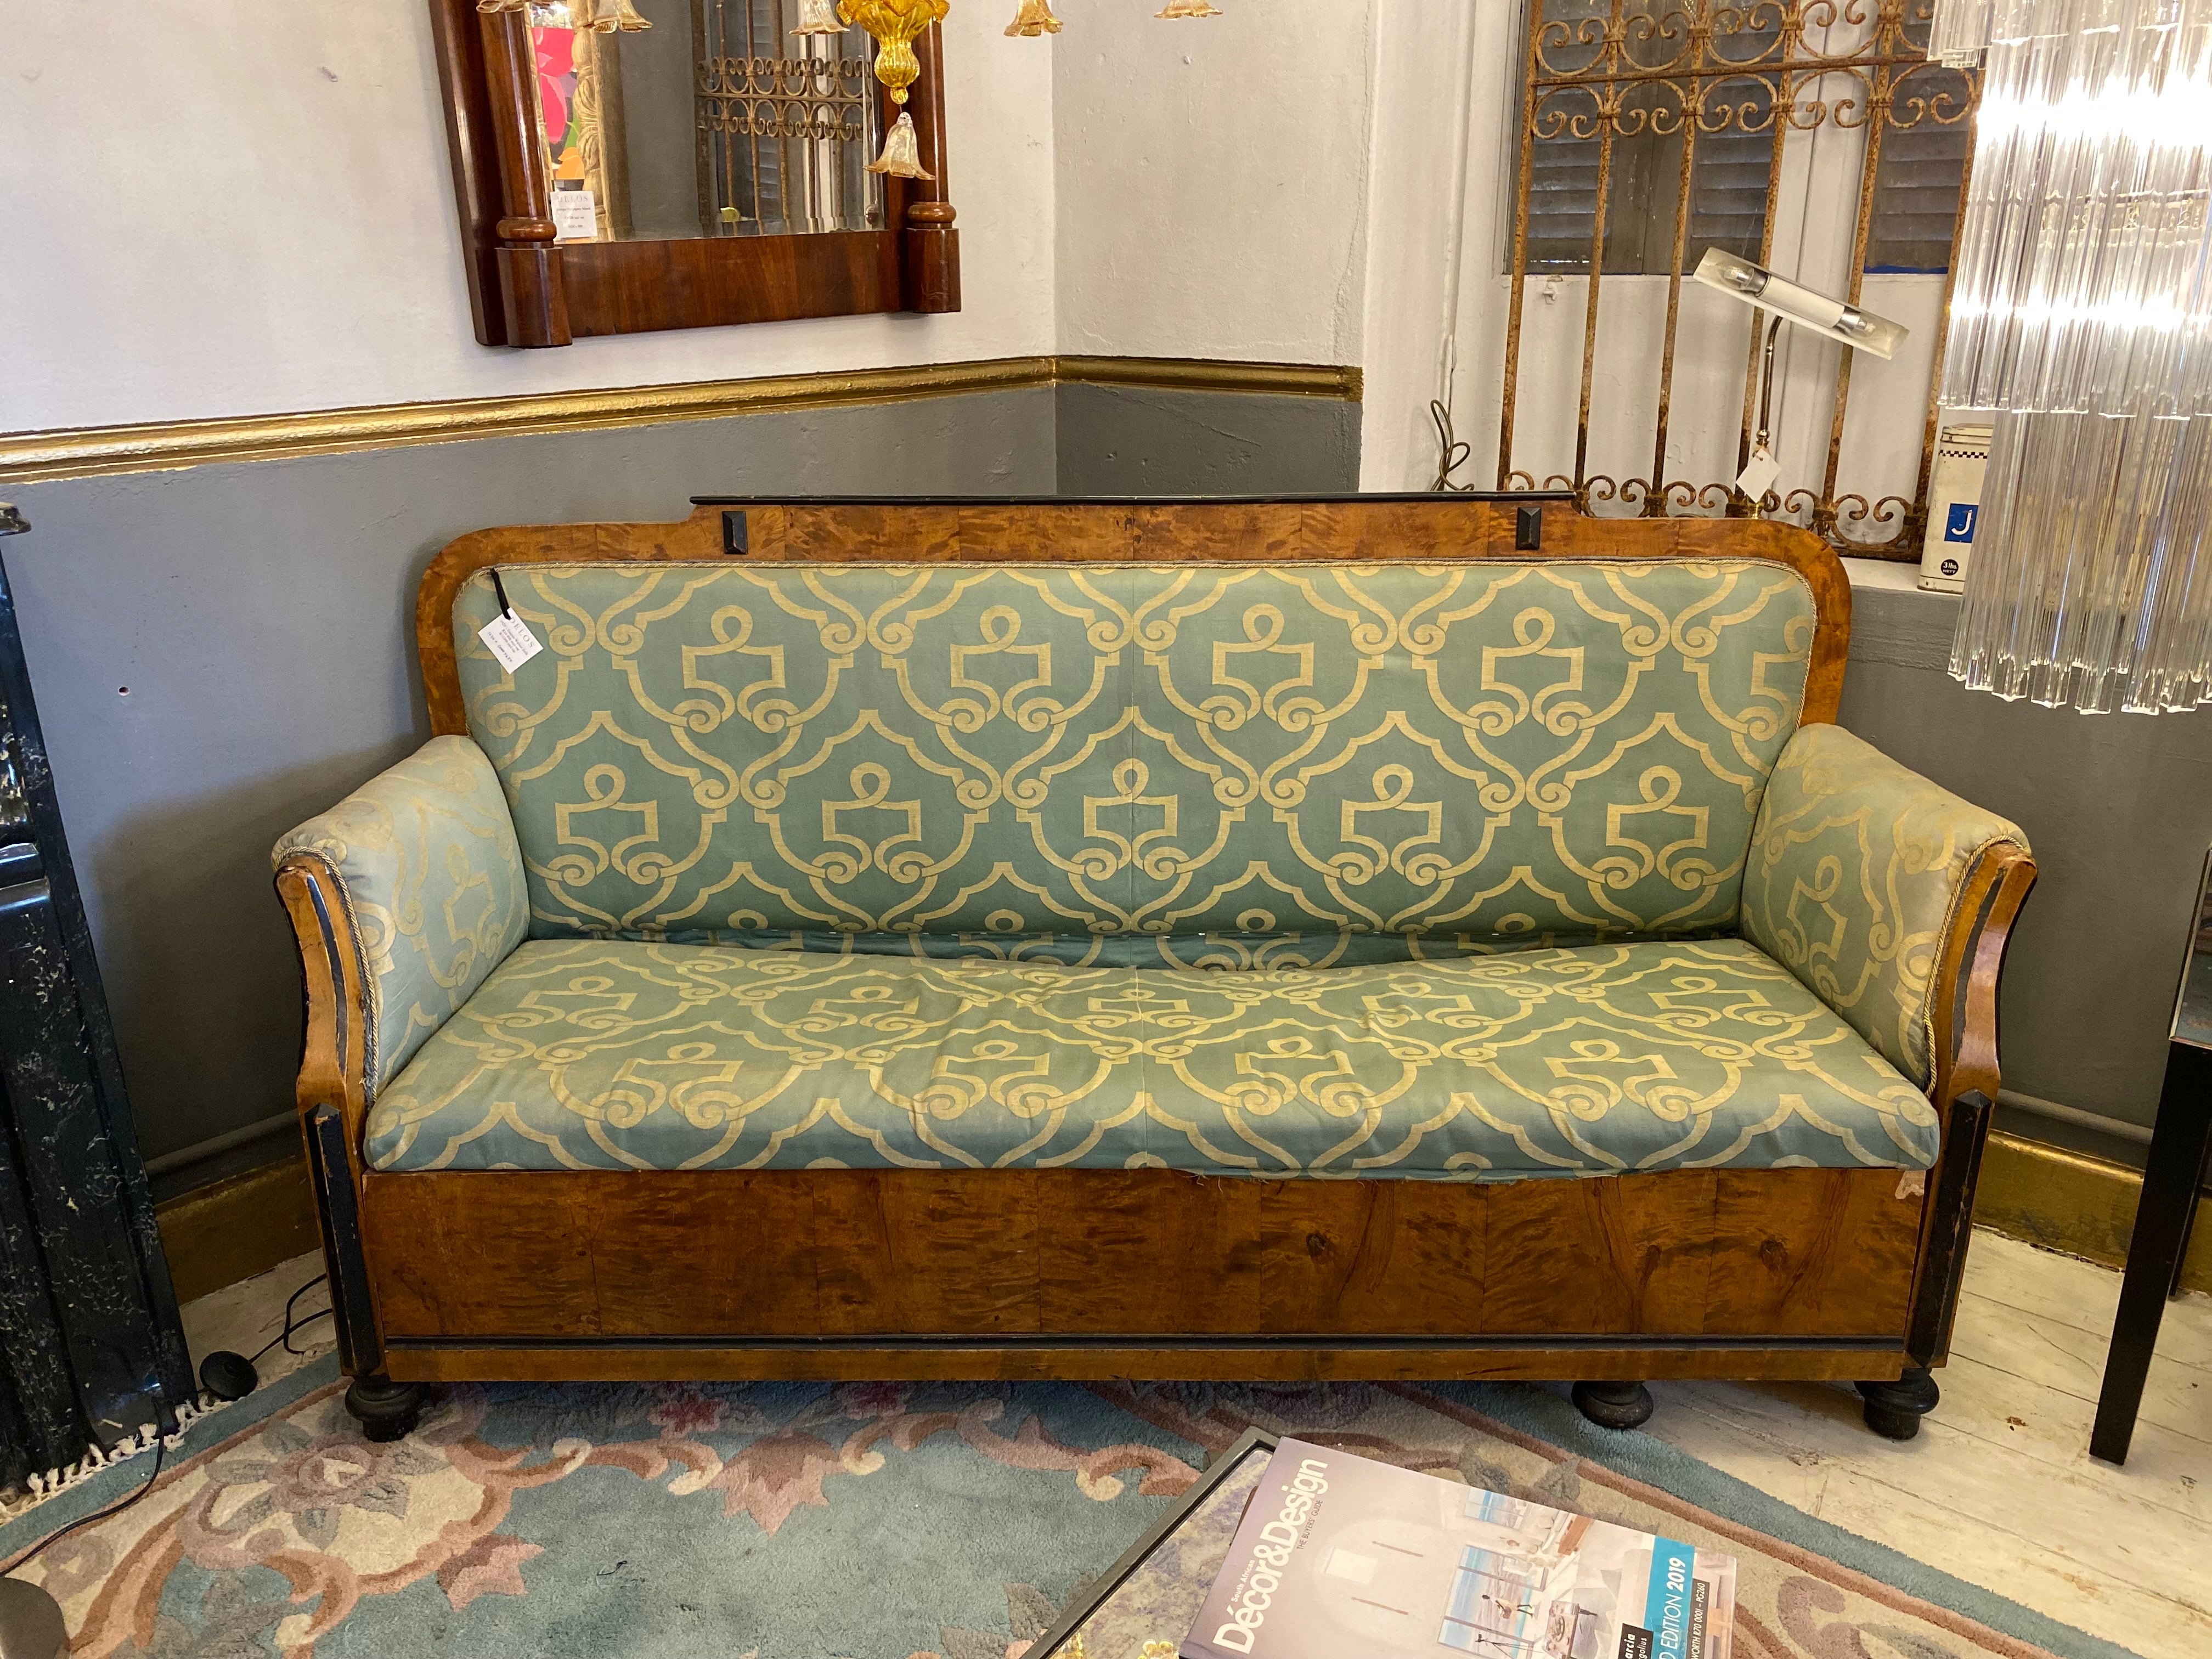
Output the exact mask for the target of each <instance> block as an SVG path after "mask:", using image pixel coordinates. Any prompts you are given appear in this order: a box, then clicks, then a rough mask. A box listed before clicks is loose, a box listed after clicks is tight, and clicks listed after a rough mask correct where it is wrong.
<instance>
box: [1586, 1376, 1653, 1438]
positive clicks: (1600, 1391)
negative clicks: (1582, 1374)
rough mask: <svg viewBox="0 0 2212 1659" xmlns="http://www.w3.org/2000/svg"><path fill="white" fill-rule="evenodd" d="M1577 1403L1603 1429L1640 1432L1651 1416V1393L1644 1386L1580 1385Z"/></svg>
mask: <svg viewBox="0 0 2212 1659" xmlns="http://www.w3.org/2000/svg"><path fill="white" fill-rule="evenodd" d="M1574 1401H1575V1409H1576V1410H1577V1411H1578V1412H1580V1413H1582V1414H1583V1416H1584V1417H1587V1418H1588V1419H1589V1420H1590V1421H1591V1422H1593V1423H1595V1424H1596V1425H1598V1427H1600V1428H1601V1429H1633V1428H1638V1427H1641V1426H1642V1425H1644V1423H1646V1422H1648V1421H1649V1420H1650V1416H1651V1390H1650V1389H1647V1388H1645V1387H1644V1385H1643V1384H1642V1383H1576V1384H1575V1392H1574Z"/></svg>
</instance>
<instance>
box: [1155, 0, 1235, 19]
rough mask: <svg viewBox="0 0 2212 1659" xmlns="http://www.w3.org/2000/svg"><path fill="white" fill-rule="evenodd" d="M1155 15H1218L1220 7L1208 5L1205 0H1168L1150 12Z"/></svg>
mask: <svg viewBox="0 0 2212 1659" xmlns="http://www.w3.org/2000/svg"><path fill="white" fill-rule="evenodd" d="M1152 15H1153V16H1155V17H1218V16H1220V15H1221V8H1220V7H1218V6H1210V5H1208V4H1207V3H1206V0H1168V3H1167V4H1166V5H1164V6H1163V7H1162V8H1161V9H1159V10H1158V11H1156V12H1154V13H1153V14H1152Z"/></svg>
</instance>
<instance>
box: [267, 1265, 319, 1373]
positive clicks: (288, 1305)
mask: <svg viewBox="0 0 2212 1659" xmlns="http://www.w3.org/2000/svg"><path fill="white" fill-rule="evenodd" d="M329 1277H330V1275H329V1274H328V1273H317V1274H316V1275H315V1276H314V1277H313V1279H309V1280H308V1281H307V1283H306V1284H304V1285H301V1286H300V1288H299V1289H298V1290H296V1291H293V1292H292V1294H291V1295H290V1296H289V1297H285V1299H284V1328H283V1330H282V1331H280V1332H278V1333H277V1334H276V1335H275V1336H272V1337H270V1339H269V1340H268V1341H266V1342H264V1343H263V1344H262V1345H261V1347H260V1349H259V1351H258V1352H256V1353H255V1354H254V1356H253V1363H255V1364H258V1363H259V1362H260V1359H261V1356H262V1355H263V1354H265V1353H267V1352H269V1350H270V1349H271V1348H273V1347H275V1346H276V1345H277V1344H278V1343H279V1342H282V1343H283V1345H284V1352H286V1353H292V1354H295V1353H298V1352H301V1350H300V1349H298V1348H295V1347H294V1346H292V1339H293V1338H294V1337H295V1336H297V1335H298V1334H300V1333H301V1331H303V1330H305V1329H306V1328H307V1327H308V1326H310V1325H312V1324H313V1323H314V1322H316V1321H317V1320H318V1319H327V1318H329V1317H330V1314H331V1310H329V1309H328V1308H318V1309H316V1310H315V1311H314V1312H313V1313H311V1314H309V1315H308V1316H307V1317H306V1318H305V1319H302V1320H301V1321H299V1322H297V1323H295V1322H293V1318H292V1310H293V1309H294V1308H295V1307H297V1306H298V1305H299V1302H300V1298H301V1297H303V1296H305V1295H307V1292H308V1291H312V1290H313V1289H314V1288H315V1286H316V1285H319V1284H321V1283H322V1282H323V1281H324V1280H325V1279H328V1278H329Z"/></svg>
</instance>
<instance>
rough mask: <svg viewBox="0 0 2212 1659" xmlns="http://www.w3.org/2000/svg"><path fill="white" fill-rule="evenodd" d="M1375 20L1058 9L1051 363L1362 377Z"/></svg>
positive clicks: (1106, 1)
mask: <svg viewBox="0 0 2212 1659" xmlns="http://www.w3.org/2000/svg"><path fill="white" fill-rule="evenodd" d="M955 3H956V8H957V6H958V5H960V4H967V5H970V6H977V5H981V6H987V7H992V8H994V9H1009V7H1010V4H1011V0H1007V3H1006V4H1005V5H1001V4H1000V3H999V0H955ZM1389 3H1390V0H1224V3H1223V7H1222V15H1220V16H1218V17H1208V18H1195V19H1188V20H1182V21H1159V20H1158V19H1157V18H1155V17H1154V16H1153V15H1152V13H1153V12H1154V11H1155V10H1156V9H1158V8H1157V7H1155V6H1152V5H1148V4H1145V3H1141V0H1073V3H1072V4H1070V5H1067V6H1066V7H1064V8H1062V12H1063V15H1064V16H1065V17H1066V30H1065V31H1064V32H1063V33H1060V34H1059V35H1057V36H1054V38H1053V40H1052V54H1053V106H1054V142H1055V144H1056V147H1057V152H1058V153H1057V156H1056V158H1055V161H1056V173H1057V177H1058V206H1059V239H1058V240H1059V248H1058V255H1057V260H1056V264H1057V267H1058V279H1059V312H1060V331H1059V337H1060V350H1061V351H1063V352H1067V353H1071V354H1075V355H1084V354H1092V353H1096V354H1102V355H1115V356H1121V355H1127V356H1157V357H1212V358H1227V359H1243V360H1249V361H1256V362H1304V363H1357V362H1359V361H1360V359H1361V343H1362V342H1361V333H1362V326H1363V323H1364V299H1365V292H1364V290H1365V284H1366V267H1367V252H1366V250H1367V222H1366V218H1367V178H1368V159H1367V155H1368V138H1369V128H1370V88H1371V87H1372V83H1373V82H1372V59H1373V53H1374V46H1373V39H1374V37H1373V15H1374V12H1375V10H1376V7H1377V5H1378V4H1383V5H1386V4H1389ZM1427 3H1430V4H1443V5H1445V6H1450V5H1456V4H1460V3H1464V0H1427Z"/></svg>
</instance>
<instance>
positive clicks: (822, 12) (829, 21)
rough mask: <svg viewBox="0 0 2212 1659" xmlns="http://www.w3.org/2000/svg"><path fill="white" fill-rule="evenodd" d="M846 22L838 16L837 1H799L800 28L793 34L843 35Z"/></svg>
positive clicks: (794, 30) (793, 31)
mask: <svg viewBox="0 0 2212 1659" xmlns="http://www.w3.org/2000/svg"><path fill="white" fill-rule="evenodd" d="M845 27H846V24H845V20H844V19H843V18H842V17H840V16H838V15H837V0H799V27H797V28H795V29H793V30H792V33H793V34H842V33H844V32H845Z"/></svg>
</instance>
